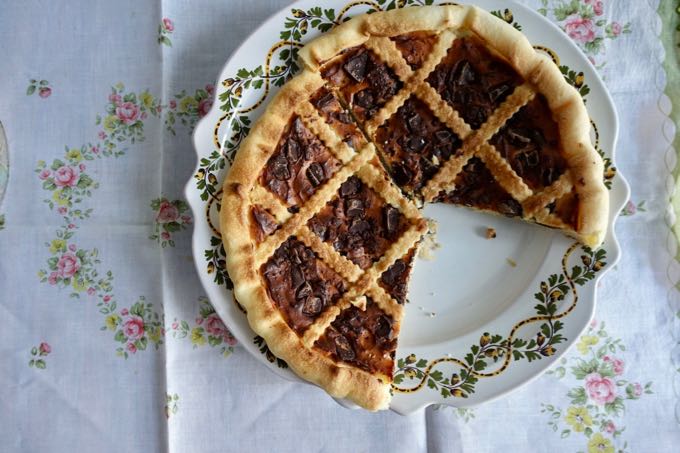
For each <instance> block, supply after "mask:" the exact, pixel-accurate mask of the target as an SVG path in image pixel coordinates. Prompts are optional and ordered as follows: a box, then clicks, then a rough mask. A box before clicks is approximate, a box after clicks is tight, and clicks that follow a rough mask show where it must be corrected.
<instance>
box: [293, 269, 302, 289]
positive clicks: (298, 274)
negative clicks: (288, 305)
mask: <svg viewBox="0 0 680 453" xmlns="http://www.w3.org/2000/svg"><path fill="white" fill-rule="evenodd" d="M290 283H291V285H290V286H291V287H292V288H293V289H298V288H299V287H300V285H302V284H303V283H305V274H304V272H302V269H300V268H299V267H297V266H294V267H293V268H292V269H291V271H290Z"/></svg>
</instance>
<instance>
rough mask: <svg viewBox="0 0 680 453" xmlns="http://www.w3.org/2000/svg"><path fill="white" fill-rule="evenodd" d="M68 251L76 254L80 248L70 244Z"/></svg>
mask: <svg viewBox="0 0 680 453" xmlns="http://www.w3.org/2000/svg"><path fill="white" fill-rule="evenodd" d="M68 249H69V250H70V251H72V252H75V251H76V250H78V247H76V245H75V244H69V246H68Z"/></svg>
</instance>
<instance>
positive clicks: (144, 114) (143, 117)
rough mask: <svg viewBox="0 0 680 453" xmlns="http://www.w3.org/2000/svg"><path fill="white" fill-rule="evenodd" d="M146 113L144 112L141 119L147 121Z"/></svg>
mask: <svg viewBox="0 0 680 453" xmlns="http://www.w3.org/2000/svg"><path fill="white" fill-rule="evenodd" d="M146 116H147V115H146V112H142V115H141V116H140V118H141V119H143V120H145V119H146Z"/></svg>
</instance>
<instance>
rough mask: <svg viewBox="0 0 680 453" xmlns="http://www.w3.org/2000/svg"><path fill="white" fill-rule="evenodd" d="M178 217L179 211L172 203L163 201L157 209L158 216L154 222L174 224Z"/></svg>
mask: <svg viewBox="0 0 680 453" xmlns="http://www.w3.org/2000/svg"><path fill="white" fill-rule="evenodd" d="M178 217H179V210H178V209H177V206H175V205H173V204H172V203H170V202H168V201H166V200H163V201H161V205H160V206H159V207H158V215H156V222H158V223H170V222H175V221H176V220H177V218H178Z"/></svg>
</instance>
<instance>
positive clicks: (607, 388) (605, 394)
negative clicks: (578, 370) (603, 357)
mask: <svg viewBox="0 0 680 453" xmlns="http://www.w3.org/2000/svg"><path fill="white" fill-rule="evenodd" d="M585 383H586V384H585V385H586V391H587V392H588V396H589V397H590V398H591V399H592V400H593V401H595V402H596V403H597V404H601V405H604V404H607V403H611V402H613V401H614V400H615V399H616V384H615V383H614V381H612V380H611V379H609V378H607V377H603V376H601V375H600V373H590V374H589V375H587V376H586V379H585Z"/></svg>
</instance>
